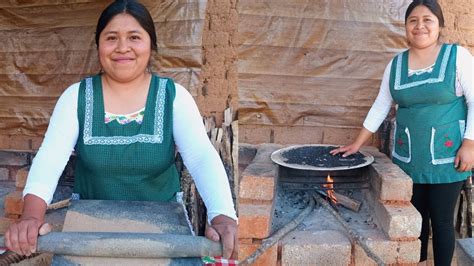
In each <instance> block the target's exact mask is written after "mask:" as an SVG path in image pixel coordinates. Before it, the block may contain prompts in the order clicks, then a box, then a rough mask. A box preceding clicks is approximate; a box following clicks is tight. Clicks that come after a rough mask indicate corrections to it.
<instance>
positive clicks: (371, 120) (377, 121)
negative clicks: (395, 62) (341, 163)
mask: <svg viewBox="0 0 474 266" xmlns="http://www.w3.org/2000/svg"><path fill="white" fill-rule="evenodd" d="M391 66H392V62H391V61H390V63H389V64H388V65H387V67H386V68H385V71H384V74H383V78H382V83H381V84H380V89H379V94H378V95H377V98H376V99H375V102H374V104H373V105H372V107H371V108H370V110H369V113H368V114H367V117H366V118H365V121H364V124H363V128H362V129H361V130H360V132H359V135H358V136H357V138H356V139H355V141H354V142H353V143H351V144H349V145H346V146H343V147H340V148H338V149H335V150H332V151H331V152H330V153H331V154H332V155H336V154H338V153H343V154H342V156H343V157H346V156H349V155H351V154H353V153H356V152H358V151H359V150H360V148H361V147H362V145H364V143H365V142H367V140H369V138H370V137H371V136H372V134H373V133H374V132H375V131H377V130H378V129H379V127H380V125H381V124H382V122H383V121H384V120H385V117H387V114H388V113H389V112H390V108H392V103H393V99H392V95H391V94H390V87H389V80H390V68H391Z"/></svg>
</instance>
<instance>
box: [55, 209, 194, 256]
mask: <svg viewBox="0 0 474 266" xmlns="http://www.w3.org/2000/svg"><path fill="white" fill-rule="evenodd" d="M63 231H64V232H129V233H170V234H182V235H190V234H191V229H190V227H189V225H188V223H187V220H186V216H185V213H184V209H183V206H182V205H181V204H180V203H177V202H166V203H162V202H146V201H103V200H79V201H73V202H71V206H70V207H69V210H68V212H67V214H66V218H65V222H64V226H63ZM52 265H201V262H200V258H184V259H136V258H108V257H105V258H99V257H78V256H59V255H55V256H54V257H53V261H52Z"/></svg>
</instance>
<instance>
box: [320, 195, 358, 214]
mask: <svg viewBox="0 0 474 266" xmlns="http://www.w3.org/2000/svg"><path fill="white" fill-rule="evenodd" d="M316 192H318V193H319V194H321V195H323V196H325V197H328V194H327V192H325V191H323V190H316ZM334 195H335V196H336V200H337V205H342V206H343V207H345V208H347V209H349V210H351V211H354V212H359V210H360V205H361V202H360V201H358V200H355V199H351V198H349V197H348V196H345V195H342V194H339V193H337V192H335V191H334Z"/></svg>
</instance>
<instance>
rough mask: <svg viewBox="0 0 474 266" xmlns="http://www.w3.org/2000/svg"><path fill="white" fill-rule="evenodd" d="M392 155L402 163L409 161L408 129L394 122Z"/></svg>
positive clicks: (409, 142) (409, 140)
mask: <svg viewBox="0 0 474 266" xmlns="http://www.w3.org/2000/svg"><path fill="white" fill-rule="evenodd" d="M392 156H393V157H394V158H396V159H398V160H400V161H402V162H404V163H409V162H410V161H411V139H410V130H409V129H408V127H406V126H403V125H397V123H396V122H395V136H394V138H393V151H392Z"/></svg>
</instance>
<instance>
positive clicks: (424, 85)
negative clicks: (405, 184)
mask: <svg viewBox="0 0 474 266" xmlns="http://www.w3.org/2000/svg"><path fill="white" fill-rule="evenodd" d="M455 81H456V45H447V44H443V46H442V47H441V50H440V52H439V55H438V58H437V60H436V63H435V66H434V68H433V71H432V72H425V73H422V74H414V75H411V76H408V51H405V52H403V53H401V54H399V55H397V56H396V57H395V58H394V59H393V61H392V67H391V71H390V93H391V95H392V97H393V99H394V101H395V102H396V103H397V104H398V109H397V115H396V123H395V128H394V131H395V135H394V144H393V151H392V157H393V162H394V163H396V164H397V165H399V166H400V168H402V169H403V170H404V171H405V172H406V173H407V174H408V175H409V176H410V177H411V178H412V179H413V182H414V183H417V184H440V183H452V182H457V181H461V180H465V179H466V178H467V177H468V176H470V175H471V172H462V173H459V172H457V171H456V169H455V168H454V159H455V157H456V153H457V151H458V150H459V147H460V146H461V144H462V140H463V135H464V130H465V121H466V117H467V105H466V100H465V98H464V96H462V97H458V96H456V91H455Z"/></svg>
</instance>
